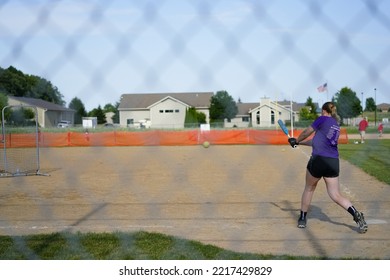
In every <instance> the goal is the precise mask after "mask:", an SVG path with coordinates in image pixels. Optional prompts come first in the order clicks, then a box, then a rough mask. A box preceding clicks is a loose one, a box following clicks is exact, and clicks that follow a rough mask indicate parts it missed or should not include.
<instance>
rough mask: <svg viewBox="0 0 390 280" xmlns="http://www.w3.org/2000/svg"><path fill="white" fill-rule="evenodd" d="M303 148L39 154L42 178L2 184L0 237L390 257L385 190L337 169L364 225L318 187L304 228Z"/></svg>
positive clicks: (347, 168) (351, 170)
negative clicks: (98, 237)
mask: <svg viewBox="0 0 390 280" xmlns="http://www.w3.org/2000/svg"><path fill="white" fill-rule="evenodd" d="M309 153H310V149H309V148H307V147H299V148H298V149H290V148H289V147H288V146H267V145H259V146H258V145H225V146H223V145H219V146H211V147H210V148H208V149H206V148H203V147H202V146H178V147H176V146H149V147H109V148H107V147H87V148H86V147H84V148H77V147H74V148H43V149H41V152H40V155H41V171H42V172H43V173H48V174H49V175H50V176H29V177H15V178H0V234H2V235H25V234H36V233H48V232H62V231H71V232H77V231H80V232H89V231H94V232H103V231H110V232H111V231H138V230H144V231H153V232H161V233H166V234H170V235H174V236H178V237H183V238H187V239H194V240H198V241H201V242H204V243H207V244H213V245H217V246H220V247H223V248H226V249H230V250H234V251H240V252H256V253H271V254H289V255H301V256H302V255H303V256H322V257H324V256H326V257H331V258H342V257H358V258H370V259H376V258H378V259H389V258H390V235H389V231H390V218H389V217H390V215H389V214H390V188H389V186H388V185H386V184H384V183H380V182H378V181H377V180H375V179H374V178H372V177H370V176H368V175H367V174H365V173H363V172H362V171H360V170H359V169H357V168H356V167H354V166H351V165H350V164H348V163H346V162H344V161H342V162H341V170H342V174H341V183H342V191H343V193H344V194H345V195H346V196H347V197H349V198H350V199H351V200H352V201H353V202H354V204H355V206H356V207H357V208H358V209H360V210H361V211H363V212H364V214H365V216H366V220H367V222H368V224H369V230H368V232H367V233H366V234H359V233H357V231H356V225H355V224H354V222H353V221H352V218H351V216H350V215H349V214H348V213H347V212H346V211H344V210H343V209H342V208H340V207H338V206H336V205H335V204H334V203H333V202H332V201H331V200H330V198H329V197H328V196H327V194H326V191H325V188H324V184H323V182H321V183H320V185H319V186H318V189H317V192H316V194H315V196H314V199H313V204H312V208H311V210H310V213H309V220H308V228H306V229H298V228H297V227H296V219H297V216H298V212H299V206H300V195H301V192H302V189H303V183H304V172H305V165H306V162H307V159H308V157H309Z"/></svg>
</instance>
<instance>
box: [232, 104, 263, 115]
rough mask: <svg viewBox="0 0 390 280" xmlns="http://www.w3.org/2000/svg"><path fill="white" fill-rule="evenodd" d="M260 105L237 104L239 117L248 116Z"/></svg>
mask: <svg viewBox="0 0 390 280" xmlns="http://www.w3.org/2000/svg"><path fill="white" fill-rule="evenodd" d="M259 105H260V103H237V109H238V112H237V116H247V115H249V111H250V110H252V109H254V108H256V107H259Z"/></svg>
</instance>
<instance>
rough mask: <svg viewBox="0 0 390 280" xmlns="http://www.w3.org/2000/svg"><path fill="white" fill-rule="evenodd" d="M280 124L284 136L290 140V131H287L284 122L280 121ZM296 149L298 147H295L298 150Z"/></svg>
mask: <svg viewBox="0 0 390 280" xmlns="http://www.w3.org/2000/svg"><path fill="white" fill-rule="evenodd" d="M278 124H279V126H280V128H281V129H282V131H283V132H284V134H286V135H287V137H288V138H291V136H290V133H288V129H287V127H286V125H285V124H284V122H283V121H282V120H278ZM296 147H297V146H294V148H296Z"/></svg>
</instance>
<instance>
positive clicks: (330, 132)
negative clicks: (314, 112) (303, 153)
mask: <svg viewBox="0 0 390 280" xmlns="http://www.w3.org/2000/svg"><path fill="white" fill-rule="evenodd" d="M311 126H312V127H313V129H314V130H315V135H314V137H313V142H312V146H313V151H312V155H319V156H324V157H331V158H338V157H339V151H338V149H337V143H338V140H339V136H340V126H339V124H338V123H337V121H336V120H335V119H334V118H332V117H327V116H320V117H318V118H317V119H316V120H315V121H314V122H313V123H312V124H311Z"/></svg>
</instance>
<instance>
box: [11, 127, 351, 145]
mask: <svg viewBox="0 0 390 280" xmlns="http://www.w3.org/2000/svg"><path fill="white" fill-rule="evenodd" d="M300 132H301V131H300V130H295V131H294V135H295V136H297V135H299V134H300ZM38 140H39V146H40V147H80V146H85V147H88V146H159V145H161V146H188V145H198V144H202V143H203V142H205V141H208V142H209V143H210V144H212V145H238V144H252V145H287V144H288V143H287V137H286V135H285V134H284V133H283V132H282V131H281V130H256V129H244V130H241V129H232V130H210V131H200V130H182V131H165V130H145V131H109V132H90V133H83V132H72V131H68V132H59V133H56V132H40V133H39V137H38ZM4 143H5V144H6V147H8V148H19V147H35V146H36V137H35V134H7V135H6V139H5V142H4ZM339 143H340V144H346V143H348V135H347V132H346V129H341V134H340V138H339Z"/></svg>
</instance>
